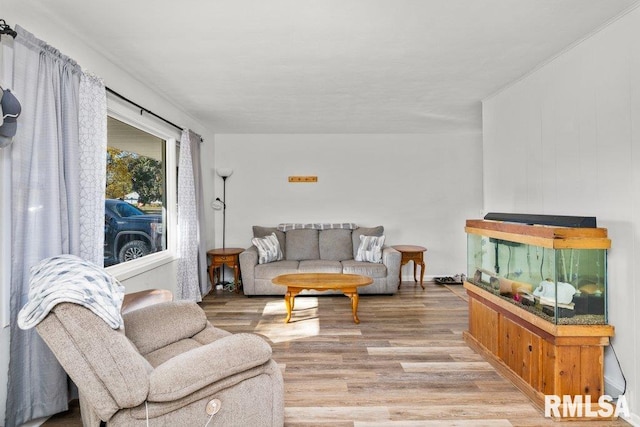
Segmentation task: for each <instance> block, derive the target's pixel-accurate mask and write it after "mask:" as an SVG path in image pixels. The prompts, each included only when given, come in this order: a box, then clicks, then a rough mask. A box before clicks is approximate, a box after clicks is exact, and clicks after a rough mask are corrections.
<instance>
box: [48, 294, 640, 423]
mask: <svg viewBox="0 0 640 427" xmlns="http://www.w3.org/2000/svg"><path fill="white" fill-rule="evenodd" d="M425 286H426V289H425V290H422V289H421V288H420V286H415V285H414V283H413V282H404V283H403V285H402V287H401V289H400V291H399V293H398V294H396V295H393V296H380V295H376V296H363V297H361V298H360V305H359V309H358V316H359V317H360V321H361V323H360V324H359V325H356V324H354V323H353V320H352V317H351V307H350V304H349V300H348V299H347V298H346V297H344V296H338V295H336V296H320V297H298V298H296V307H295V310H294V312H293V317H292V321H291V323H289V324H285V323H283V321H284V318H285V314H286V310H285V306H284V300H283V298H282V297H252V298H247V297H245V296H243V295H236V294H235V293H229V292H224V293H214V294H211V295H209V296H207V297H206V298H205V300H204V301H203V303H202V306H203V308H204V310H205V311H206V313H207V316H208V318H209V320H210V321H211V322H212V323H213V324H214V325H215V326H217V327H220V328H222V329H226V330H228V331H230V332H254V333H257V334H260V335H262V336H264V337H265V338H266V339H267V340H268V341H269V342H270V343H271V345H272V348H273V358H274V359H275V360H276V362H278V364H279V365H280V367H281V369H282V372H283V375H284V382H285V425H287V426H354V427H361V426H427V427H444V426H459V427H466V426H469V427H471V426H473V427H482V426H492V427H493V426H497V427H501V426H516V427H517V426H522V427H526V426H571V427H582V426H591V427H596V426H597V427H600V426H628V424H627V423H625V422H624V421H622V420H617V421H590V422H576V421H572V422H554V421H552V420H550V419H547V418H545V417H544V416H543V414H542V412H540V411H539V410H538V409H536V407H535V406H534V405H533V404H532V403H531V402H530V401H529V400H528V398H527V397H525V396H524V395H523V394H522V393H521V392H520V391H519V390H518V389H516V388H515V387H514V386H513V385H512V384H511V383H510V382H509V381H508V380H506V379H505V378H503V377H502V376H501V375H500V374H498V373H497V372H496V371H495V370H494V369H493V368H492V367H491V365H489V364H488V363H487V362H485V361H484V359H482V358H481V357H480V356H479V355H478V354H476V353H475V352H474V351H473V350H471V349H470V348H469V347H467V345H466V344H465V343H464V341H463V340H462V331H463V330H466V329H467V300H466V295H465V293H464V290H463V288H462V287H461V286H446V287H444V286H438V285H435V284H433V283H426V284H425ZM229 357H233V355H229ZM78 418H79V417H78V415H77V409H76V408H74V409H73V410H72V411H70V412H69V413H66V414H60V415H59V416H57V417H55V418H54V419H51V420H50V421H48V422H47V423H46V424H45V425H46V426H61V425H64V426H74V425H79V424H78ZM74 423H75V424H74Z"/></svg>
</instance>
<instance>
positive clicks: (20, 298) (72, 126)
mask: <svg viewBox="0 0 640 427" xmlns="http://www.w3.org/2000/svg"><path fill="white" fill-rule="evenodd" d="M16 31H17V32H18V36H17V37H16V39H15V42H14V58H13V61H14V64H13V91H14V94H15V95H16V97H18V99H19V100H20V103H21V105H22V114H21V115H20V118H19V119H18V131H17V133H16V136H15V137H14V140H13V144H12V145H11V147H10V149H11V165H12V181H11V193H12V194H11V200H12V224H11V225H12V243H11V252H12V263H11V265H12V267H11V289H10V294H11V296H10V299H11V301H10V321H11V325H10V332H11V345H10V360H9V382H8V389H7V411H6V420H5V427H13V426H17V425H21V424H22V423H24V422H27V421H29V420H32V419H35V418H40V417H45V416H49V415H52V414H55V413H57V412H61V411H64V410H66V409H67V408H68V400H69V394H68V388H69V386H68V380H67V375H66V373H65V372H64V370H63V369H62V368H61V367H60V365H59V364H58V363H57V361H56V359H55V357H54V356H53V354H52V353H51V352H50V351H49V349H48V347H47V346H46V344H44V342H43V341H42V340H41V339H40V337H39V336H38V335H37V333H36V331H35V329H29V330H26V331H24V330H21V329H19V328H18V326H17V321H16V319H17V316H18V312H19V311H20V309H21V308H22V307H23V306H24V305H25V304H26V303H27V299H28V298H27V297H28V291H29V287H28V281H29V269H30V267H31V266H32V265H34V264H36V263H37V262H38V261H40V260H42V259H43V258H46V257H50V256H53V255H59V254H73V255H81V254H82V250H81V243H80V242H81V241H82V240H84V236H83V235H82V234H81V225H80V224H81V220H80V217H81V212H82V215H84V214H85V212H83V211H82V208H83V206H84V199H83V196H82V191H83V190H82V188H83V187H84V186H85V185H87V183H83V184H82V185H81V183H80V180H81V167H80V164H81V161H84V160H82V159H86V158H88V157H92V158H93V156H94V155H96V153H93V154H92V155H91V156H87V153H84V154H82V151H83V150H81V147H80V142H79V140H80V137H79V129H80V125H79V120H78V118H79V117H78V116H79V114H78V113H79V110H80V105H79V93H80V91H81V90H84V88H82V89H81V76H82V70H81V69H80V67H79V66H78V65H77V64H76V63H75V62H74V61H73V60H71V59H70V58H68V57H66V56H64V55H63V54H61V53H60V52H59V51H58V50H57V49H55V48H53V47H51V46H49V45H47V44H46V43H45V42H43V41H41V40H39V39H37V38H36V37H34V36H33V35H32V34H31V33H29V32H27V31H26V30H24V29H23V28H21V27H16ZM98 98H99V97H98ZM88 110H93V111H96V112H97V111H102V110H101V108H100V107H97V106H91V107H90V108H88ZM105 131H106V128H105ZM89 133H93V131H89ZM101 138H102V137H100V138H99V139H101ZM95 149H96V150H97V149H99V148H98V147H96V148H95ZM100 149H101V150H102V148H100ZM101 154H102V156H104V155H105V154H104V151H102V153H101ZM102 171H103V173H104V168H103V169H102ZM98 181H100V179H96V180H94V181H93V182H98ZM103 185H104V184H103ZM94 190H95V189H94ZM96 191H97V190H96ZM101 191H104V187H102V189H101ZM90 193H91V194H94V191H93V190H92V191H91V192H90ZM86 194H89V193H86ZM103 197H104V196H101V198H100V200H101V201H102V199H103ZM102 209H104V208H102ZM91 211H92V212H93V214H94V215H97V214H98V212H97V211H96V212H94V211H95V209H92V210H91ZM99 214H100V216H99V218H100V219H102V220H103V218H104V211H103V210H101V211H100V212H99ZM94 222H95V223H96V224H99V225H100V230H103V223H100V222H99V219H98V218H94V219H93V221H91V223H94ZM95 233H96V231H95V230H93V232H91V233H89V234H91V236H93V235H95ZM94 256H95V255H94ZM100 262H101V261H100Z"/></svg>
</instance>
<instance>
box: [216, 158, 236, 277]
mask: <svg viewBox="0 0 640 427" xmlns="http://www.w3.org/2000/svg"><path fill="white" fill-rule="evenodd" d="M216 173H217V174H218V176H219V177H220V178H222V200H221V202H222V250H223V251H224V250H225V249H226V248H227V242H226V234H227V178H229V177H230V176H231V175H232V174H233V169H218V170H217V171H216ZM216 200H220V199H216ZM220 268H222V285H227V284H228V282H227V281H226V278H225V272H224V264H223V265H222V267H220Z"/></svg>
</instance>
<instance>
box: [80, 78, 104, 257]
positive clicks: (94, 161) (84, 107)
mask: <svg viewBox="0 0 640 427" xmlns="http://www.w3.org/2000/svg"><path fill="white" fill-rule="evenodd" d="M79 100H80V111H79V119H78V121H79V125H80V134H79V137H80V201H81V204H80V235H81V236H82V239H81V240H80V257H81V258H83V259H85V260H87V261H91V262H93V263H94V264H96V265H99V266H102V265H103V263H104V189H105V185H106V172H105V171H106V168H107V157H106V155H105V153H106V151H107V92H106V90H105V86H104V82H103V81H102V79H100V78H99V77H97V76H94V75H92V74H88V73H83V74H82V75H81V77H80V94H79Z"/></svg>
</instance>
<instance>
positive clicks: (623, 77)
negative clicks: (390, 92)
mask: <svg viewBox="0 0 640 427" xmlns="http://www.w3.org/2000/svg"><path fill="white" fill-rule="evenodd" d="M639 41H640V9H635V10H633V11H632V12H630V13H629V14H627V15H626V16H624V17H623V18H622V19H620V20H618V21H616V22H614V23H613V24H611V25H609V26H608V27H606V28H605V29H603V30H602V31H600V32H598V33H597V34H595V35H593V36H592V37H590V38H588V39H586V40H584V41H582V42H581V43H580V44H578V45H576V46H575V47H573V48H572V49H570V50H568V51H567V52H565V53H563V54H562V55H560V56H558V57H557V58H555V59H554V60H553V61H551V62H549V63H548V64H546V65H545V66H544V67H541V68H540V69H538V70H537V71H535V72H533V73H532V74H530V75H529V76H527V77H526V78H524V79H522V80H521V81H519V82H517V83H515V84H513V85H512V86H510V87H508V88H506V89H505V90H503V91H502V92H500V93H498V94H496V95H495V96H493V97H491V98H490V99H487V100H485V102H484V103H483V117H484V208H485V210H486V211H498V212H519V213H537V214H559V215H588V216H596V217H597V219H598V226H600V227H604V228H607V229H608V230H609V236H610V238H611V240H612V248H611V250H610V251H609V256H608V267H609V274H608V277H609V305H608V307H609V321H610V323H611V324H613V325H614V326H615V328H616V336H615V338H614V339H613V345H614V347H615V351H616V353H617V354H618V356H619V358H620V362H621V364H622V369H623V372H624V375H625V376H626V380H627V385H628V388H627V400H628V401H629V403H630V406H631V410H632V412H633V413H634V414H635V415H634V418H633V421H634V423H636V424H638V425H640V418H639V415H638V414H640V378H639V375H640V374H639V370H638V366H639V365H638V360H639V359H640V342H639V336H638V333H637V327H638V326H639V320H640V319H639V315H638V309H637V307H638V306H640V292H639V291H638V286H637V282H636V280H638V279H640V269H639V268H640V267H639V266H640V264H639V263H638V258H639V257H640V234H639V227H640V191H639V189H640V169H639V168H638V166H637V165H638V163H639V162H640V42H639ZM605 377H606V380H607V381H608V382H609V383H611V384H612V385H614V386H616V388H618V389H620V390H622V388H623V387H624V382H623V380H622V376H621V375H620V373H619V369H618V366H617V363H616V362H615V358H614V356H613V353H612V352H611V351H608V352H607V357H606V360H605Z"/></svg>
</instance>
